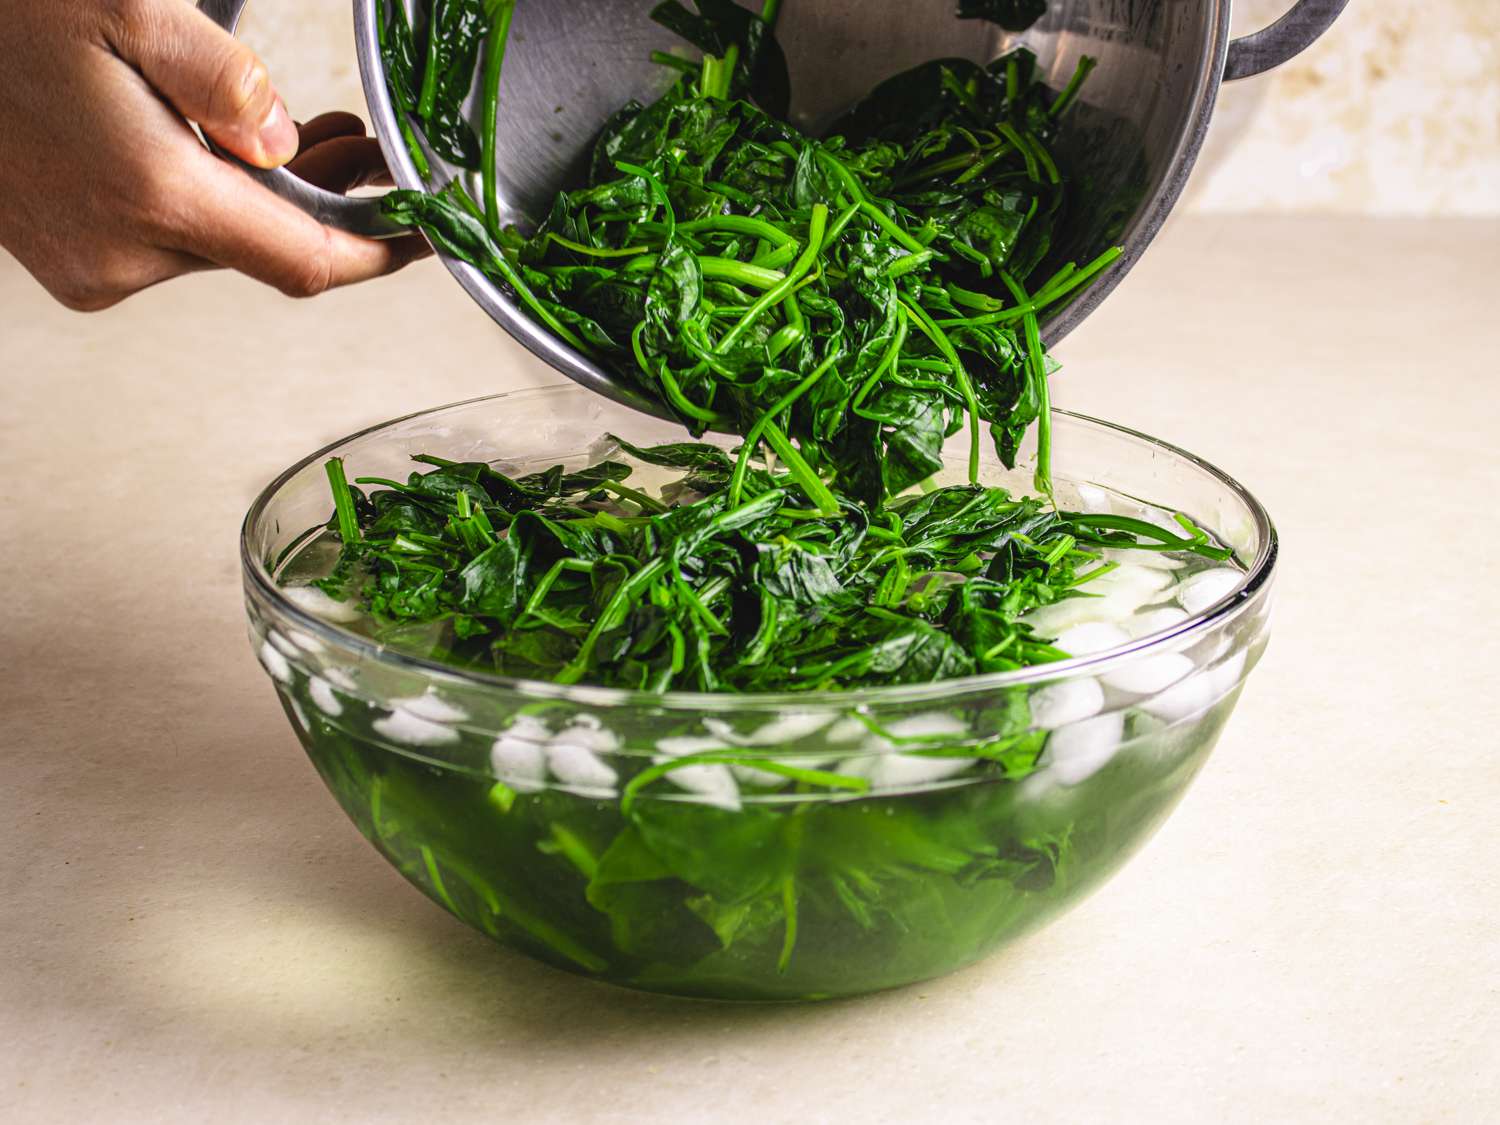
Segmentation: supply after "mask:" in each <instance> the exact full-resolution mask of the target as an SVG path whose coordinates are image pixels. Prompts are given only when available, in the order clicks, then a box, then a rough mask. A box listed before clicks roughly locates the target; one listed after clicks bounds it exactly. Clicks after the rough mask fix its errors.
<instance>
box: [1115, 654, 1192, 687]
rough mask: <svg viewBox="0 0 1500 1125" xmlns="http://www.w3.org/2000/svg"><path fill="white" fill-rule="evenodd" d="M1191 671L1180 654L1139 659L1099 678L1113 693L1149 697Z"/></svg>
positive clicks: (1185, 659) (1189, 663)
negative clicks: (1113, 690)
mask: <svg viewBox="0 0 1500 1125" xmlns="http://www.w3.org/2000/svg"><path fill="white" fill-rule="evenodd" d="M1192 670H1193V662H1192V661H1191V660H1189V659H1188V658H1187V657H1186V656H1184V655H1183V654H1182V653H1180V652H1164V653H1162V654H1161V655H1159V656H1142V657H1138V658H1136V659H1133V660H1129V661H1127V662H1126V663H1124V664H1122V665H1121V666H1120V667H1119V668H1116V669H1115V670H1114V671H1112V672H1106V673H1105V674H1104V675H1103V676H1101V677H1100V679H1102V680H1103V681H1104V682H1105V683H1106V684H1107V685H1108V686H1110V687H1112V688H1114V689H1115V690H1116V691H1124V692H1129V693H1130V694H1132V695H1153V694H1155V693H1156V692H1160V691H1165V690H1166V689H1167V688H1169V687H1171V686H1172V685H1173V684H1175V683H1176V682H1177V681H1178V680H1180V679H1182V678H1183V677H1184V676H1186V675H1189V674H1190V673H1191V672H1192Z"/></svg>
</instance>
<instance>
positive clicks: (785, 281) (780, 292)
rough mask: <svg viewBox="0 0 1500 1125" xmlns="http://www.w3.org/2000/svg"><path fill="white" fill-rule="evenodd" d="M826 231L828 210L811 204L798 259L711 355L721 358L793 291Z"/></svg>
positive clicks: (815, 256) (815, 257) (820, 248)
mask: <svg viewBox="0 0 1500 1125" xmlns="http://www.w3.org/2000/svg"><path fill="white" fill-rule="evenodd" d="M827 227H828V207H827V205H825V204H822V203H815V204H813V209H812V218H811V219H809V220H808V224H807V246H806V247H805V248H804V249H803V251H802V255H801V256H800V257H799V258H798V259H797V261H796V263H795V264H794V265H793V266H792V268H791V270H790V272H788V273H787V274H786V275H785V276H783V277H782V279H781V281H780V282H778V283H777V284H775V285H772V286H771V287H769V288H768V289H766V291H765V292H764V293H763V294H761V296H760V298H759V299H758V300H757V301H756V302H755V303H754V304H753V305H751V306H750V310H749V311H748V312H747V313H745V315H744V316H742V317H740V319H739V322H738V323H737V324H735V326H734V327H733V328H731V329H730V330H729V331H728V332H726V333H724V336H723V338H722V339H721V340H720V341H719V343H718V346H717V347H715V348H714V351H715V352H716V353H717V354H719V355H724V354H725V353H727V352H728V351H729V349H730V348H732V347H734V345H735V342H736V341H737V340H738V339H739V338H740V337H741V336H742V335H744V333H745V332H746V331H747V330H748V329H749V327H750V326H751V325H752V324H754V323H755V322H756V321H757V320H759V319H760V317H761V314H762V313H764V312H765V311H766V310H767V309H769V308H770V307H771V306H772V305H774V304H776V302H778V301H780V300H783V299H784V298H786V297H787V296H789V295H790V294H791V293H793V292H794V291H795V290H796V288H797V283H798V282H799V281H801V280H802V278H804V277H805V276H806V275H807V273H808V271H809V270H811V269H812V268H813V266H814V265H815V264H816V263H817V260H818V257H819V255H821V254H822V252H823V232H824V231H825V230H826V229H827Z"/></svg>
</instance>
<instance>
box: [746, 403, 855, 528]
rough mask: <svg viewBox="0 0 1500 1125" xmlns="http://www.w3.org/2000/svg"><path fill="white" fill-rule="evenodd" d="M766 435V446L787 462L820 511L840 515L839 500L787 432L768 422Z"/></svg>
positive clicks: (793, 474)
mask: <svg viewBox="0 0 1500 1125" xmlns="http://www.w3.org/2000/svg"><path fill="white" fill-rule="evenodd" d="M764 433H765V439H766V444H767V445H769V446H770V447H771V448H772V449H773V450H775V452H776V456H777V457H779V458H781V460H782V461H783V462H785V464H786V467H787V471H788V472H789V473H791V474H792V479H793V480H795V481H796V482H797V484H798V485H800V486H801V488H802V491H803V492H805V493H807V496H808V498H809V499H810V500H812V502H813V503H814V504H815V505H817V508H818V511H820V512H822V513H823V515H825V516H836V515H838V514H839V512H840V511H841V510H842V509H841V508H840V506H839V502H838V498H837V497H835V496H834V494H833V493H832V492H831V491H829V488H828V486H827V485H826V484H824V483H823V478H822V477H820V476H818V474H817V473H816V472H814V471H813V467H812V466H811V465H809V464H808V463H807V459H806V458H805V457H803V456H802V454H801V453H800V452H798V450H797V447H796V446H795V445H793V444H792V442H791V439H790V438H788V437H787V436H786V432H785V431H784V430H782V428H781V427H780V426H778V425H777V424H776V423H775V422H767V423H766V427H765V431H764Z"/></svg>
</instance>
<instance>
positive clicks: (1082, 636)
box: [1056, 621, 1130, 656]
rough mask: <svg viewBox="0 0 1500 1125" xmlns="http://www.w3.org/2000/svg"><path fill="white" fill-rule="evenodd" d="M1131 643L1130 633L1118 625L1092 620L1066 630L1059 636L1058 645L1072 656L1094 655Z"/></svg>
mask: <svg viewBox="0 0 1500 1125" xmlns="http://www.w3.org/2000/svg"><path fill="white" fill-rule="evenodd" d="M1129 643H1130V634H1129V633H1127V632H1125V630H1124V629H1121V628H1120V627H1119V626H1118V625H1110V624H1108V623H1106V622H1103V621H1092V622H1088V623H1087V624H1083V625H1075V626H1073V627H1072V628H1071V629H1067V630H1064V631H1063V632H1062V633H1061V634H1060V635H1059V636H1058V638H1057V642H1056V647H1057V648H1060V649H1062V650H1063V651H1064V652H1066V653H1068V654H1069V655H1071V656H1092V655H1093V654H1094V653H1096V652H1104V651H1106V650H1108V649H1112V648H1118V647H1119V646H1120V645H1124V644H1129Z"/></svg>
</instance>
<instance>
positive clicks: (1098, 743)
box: [1041, 711, 1125, 785]
mask: <svg viewBox="0 0 1500 1125" xmlns="http://www.w3.org/2000/svg"><path fill="white" fill-rule="evenodd" d="M1124 733H1125V718H1124V716H1123V715H1122V714H1121V713H1120V712H1119V711H1110V712H1108V713H1107V714H1104V715H1095V716H1094V717H1093V718H1092V719H1084V720H1083V721H1082V722H1077V723H1071V724H1069V725H1068V726H1065V727H1062V728H1060V729H1059V730H1055V731H1053V732H1052V734H1051V735H1050V736H1049V737H1048V738H1047V748H1046V750H1045V751H1043V753H1042V757H1041V764H1042V765H1043V766H1044V767H1046V769H1047V771H1048V772H1049V773H1050V774H1051V775H1052V776H1053V777H1055V778H1056V779H1057V780H1058V781H1060V782H1061V783H1062V784H1064V785H1077V784H1078V783H1079V782H1081V781H1085V780H1087V779H1088V778H1090V777H1092V776H1093V775H1094V774H1096V773H1098V772H1099V771H1100V770H1101V769H1103V768H1104V766H1105V765H1106V764H1107V763H1108V762H1109V760H1110V758H1112V757H1114V753H1115V750H1116V749H1118V747H1119V745H1120V738H1121V736H1122V735H1123V734H1124Z"/></svg>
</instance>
